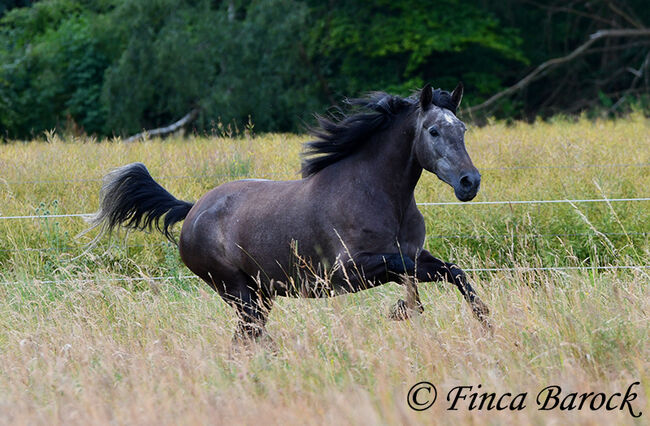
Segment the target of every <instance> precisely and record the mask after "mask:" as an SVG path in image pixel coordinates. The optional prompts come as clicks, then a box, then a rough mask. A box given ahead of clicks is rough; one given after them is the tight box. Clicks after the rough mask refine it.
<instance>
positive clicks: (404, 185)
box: [344, 123, 422, 210]
mask: <svg viewBox="0 0 650 426" xmlns="http://www.w3.org/2000/svg"><path fill="white" fill-rule="evenodd" d="M413 138H414V135H413V130H412V126H409V125H408V124H407V123H401V125H400V126H394V127H392V128H391V129H387V130H385V131H383V132H380V133H377V134H376V135H373V136H372V139H371V140H369V141H368V142H367V143H365V144H364V147H363V148H362V149H361V150H360V151H359V152H357V153H356V154H354V155H353V156H351V157H349V158H347V159H345V160H347V161H346V163H347V164H345V168H346V169H349V170H350V171H351V173H352V174H353V175H354V177H355V179H357V180H359V181H363V182H364V183H365V184H367V185H371V186H373V187H374V188H375V189H376V190H381V191H382V192H384V193H385V194H386V195H387V196H388V198H389V199H391V200H394V202H395V206H396V208H398V209H399V210H403V209H405V208H406V207H408V205H409V204H410V202H411V200H412V199H413V191H414V190H415V186H416V185H417V182H418V180H419V179H420V176H421V175H422V167H420V165H419V164H418V163H417V161H415V151H414V149H413ZM345 160H344V161H345Z"/></svg>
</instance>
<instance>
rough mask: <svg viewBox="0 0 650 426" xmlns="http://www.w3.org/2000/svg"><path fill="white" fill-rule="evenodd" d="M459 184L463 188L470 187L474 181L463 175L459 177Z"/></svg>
mask: <svg viewBox="0 0 650 426" xmlns="http://www.w3.org/2000/svg"><path fill="white" fill-rule="evenodd" d="M460 185H461V186H462V187H463V188H470V187H472V186H474V182H473V181H472V178H470V177H469V176H463V177H462V178H460Z"/></svg>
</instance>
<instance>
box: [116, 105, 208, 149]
mask: <svg viewBox="0 0 650 426" xmlns="http://www.w3.org/2000/svg"><path fill="white" fill-rule="evenodd" d="M198 115H199V110H198V108H195V109H193V110H192V111H190V112H188V113H187V114H185V116H184V117H183V118H181V119H180V120H178V121H176V122H174V123H172V124H170V125H169V126H165V127H159V128H157V129H152V130H145V131H144V132H140V133H138V134H135V135H133V136H131V137H128V138H126V139H124V142H127V143H129V142H135V141H137V140H140V139H144V138H145V137H148V136H164V135H168V134H170V133H174V132H175V131H176V130H178V129H180V128H181V127H183V126H185V125H187V124H189V123H191V122H192V121H194V120H196V117H198Z"/></svg>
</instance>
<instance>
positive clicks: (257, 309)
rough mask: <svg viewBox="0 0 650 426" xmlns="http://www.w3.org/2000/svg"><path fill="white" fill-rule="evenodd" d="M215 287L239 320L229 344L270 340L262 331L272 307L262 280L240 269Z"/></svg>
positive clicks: (267, 341)
mask: <svg viewBox="0 0 650 426" xmlns="http://www.w3.org/2000/svg"><path fill="white" fill-rule="evenodd" d="M217 290H218V292H219V294H220V295H221V297H223V299H224V300H225V301H226V302H227V303H228V304H230V305H231V306H232V307H233V308H234V309H235V311H236V313H237V317H238V320H239V321H238V323H237V329H236V330H235V334H234V336H233V344H236V345H240V344H247V343H250V342H252V341H258V342H261V343H270V344H272V342H271V339H270V338H269V337H268V335H267V333H266V321H267V319H268V316H269V313H270V312H271V308H272V307H273V297H272V296H271V295H270V294H269V292H268V291H266V290H265V289H264V287H263V284H261V283H259V282H257V281H256V280H254V279H253V278H251V277H249V276H247V275H245V274H244V273H242V272H237V273H235V274H233V275H232V276H231V277H229V279H228V280H224V281H223V285H222V286H217ZM262 340H264V341H265V342H262Z"/></svg>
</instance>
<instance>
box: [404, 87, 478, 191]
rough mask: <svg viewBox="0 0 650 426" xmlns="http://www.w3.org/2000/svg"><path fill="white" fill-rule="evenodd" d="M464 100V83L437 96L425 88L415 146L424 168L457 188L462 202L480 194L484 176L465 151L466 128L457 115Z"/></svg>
mask: <svg viewBox="0 0 650 426" xmlns="http://www.w3.org/2000/svg"><path fill="white" fill-rule="evenodd" d="M434 96H435V97H436V99H434ZM462 97H463V85H462V83H458V86H456V88H455V89H454V91H453V92H451V93H448V92H442V91H436V92H435V93H434V92H433V90H431V86H429V85H428V84H427V85H426V86H424V88H423V89H422V91H421V92H420V105H419V108H418V110H419V113H418V117H417V120H416V128H415V141H414V143H415V154H416V156H417V161H418V162H419V163H420V165H421V166H422V168H424V169H426V170H428V171H430V172H431V173H435V174H436V176H438V178H439V179H440V180H442V181H443V182H446V183H447V184H449V185H450V186H451V187H452V188H454V192H455V194H456V198H458V199H459V200H460V201H469V200H471V199H472V198H474V197H475V196H476V193H477V192H478V189H479V186H480V185H481V174H480V173H479V172H478V170H477V169H476V167H474V164H472V160H471V159H470V158H469V154H467V150H466V149H465V130H466V128H465V124H464V123H463V122H462V121H460V120H459V119H458V118H457V117H456V115H455V112H456V108H457V107H458V105H459V104H460V101H461V99H462ZM438 105H440V106H438ZM452 111H453V112H452Z"/></svg>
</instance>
